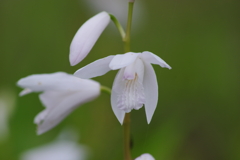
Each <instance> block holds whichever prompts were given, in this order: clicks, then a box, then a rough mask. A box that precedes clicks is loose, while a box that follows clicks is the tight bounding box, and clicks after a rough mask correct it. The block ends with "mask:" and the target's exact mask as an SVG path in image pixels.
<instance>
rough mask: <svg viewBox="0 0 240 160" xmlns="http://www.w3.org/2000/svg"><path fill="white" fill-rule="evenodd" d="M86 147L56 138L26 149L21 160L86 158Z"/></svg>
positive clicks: (72, 159)
mask: <svg viewBox="0 0 240 160" xmlns="http://www.w3.org/2000/svg"><path fill="white" fill-rule="evenodd" d="M86 157H87V156H86V148H85V146H82V145H79V144H77V143H76V142H72V141H68V140H56V141H54V142H51V143H48V144H45V145H42V146H39V147H37V148H33V149H30V150H27V151H25V152H24V153H22V154H21V158H20V159H21V160H86Z"/></svg>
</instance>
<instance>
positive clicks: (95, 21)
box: [69, 11, 110, 66]
mask: <svg viewBox="0 0 240 160" xmlns="http://www.w3.org/2000/svg"><path fill="white" fill-rule="evenodd" d="M109 22H110V15H109V14H108V13H107V12H105V11H103V12H100V13H98V14H97V15H95V16H93V17H92V18H90V19H89V20H88V21H86V22H85V23H84V24H83V25H82V26H81V27H80V28H79V30H78V31H77V33H76V34H75V36H74V38H73V40H72V42H71V45H70V54H69V60H70V64H71V65H72V66H74V65H76V64H78V63H79V62H81V61H82V60H83V59H84V58H85V57H86V56H87V55H88V53H89V52H90V50H91V49H92V47H93V46H94V44H95V43H96V41H97V40H98V38H99V37H100V35H101V34H102V32H103V31H104V29H105V28H106V27H107V25H108V24H109Z"/></svg>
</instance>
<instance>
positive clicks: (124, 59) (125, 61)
mask: <svg viewBox="0 0 240 160" xmlns="http://www.w3.org/2000/svg"><path fill="white" fill-rule="evenodd" d="M139 54H140V53H133V52H128V53H125V54H121V55H120V54H119V55H116V56H115V57H114V58H113V59H112V61H111V62H110V64H109V68H111V69H112V70H116V69H120V68H123V67H126V66H128V65H130V64H132V63H133V62H134V61H135V60H136V58H137V57H138V56H139Z"/></svg>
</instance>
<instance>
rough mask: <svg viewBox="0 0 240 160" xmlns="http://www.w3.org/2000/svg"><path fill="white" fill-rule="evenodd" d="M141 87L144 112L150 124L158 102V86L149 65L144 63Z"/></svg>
mask: <svg viewBox="0 0 240 160" xmlns="http://www.w3.org/2000/svg"><path fill="white" fill-rule="evenodd" d="M144 62H145V61H144ZM143 87H144V92H145V100H146V102H145V111H146V116H147V122H148V123H150V122H151V119H152V116H153V113H154V111H155V109H156V107H157V102H158V84H157V78H156V74H155V72H154V70H153V67H152V66H151V64H150V63H148V62H145V63H144V79H143Z"/></svg>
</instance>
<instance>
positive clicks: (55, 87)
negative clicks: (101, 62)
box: [17, 72, 100, 134]
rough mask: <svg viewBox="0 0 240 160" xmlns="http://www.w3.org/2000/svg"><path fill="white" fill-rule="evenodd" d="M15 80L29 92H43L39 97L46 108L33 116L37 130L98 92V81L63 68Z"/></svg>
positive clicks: (45, 127) (55, 123)
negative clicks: (80, 76) (73, 73)
mask: <svg viewBox="0 0 240 160" xmlns="http://www.w3.org/2000/svg"><path fill="white" fill-rule="evenodd" d="M17 84H18V85H19V86H20V87H22V88H25V87H26V88H29V89H30V90H32V91H33V92H43V93H42V94H40V95H39V98H40V100H41V102H42V103H43V105H44V106H45V107H46V109H45V110H43V111H42V112H41V113H39V114H38V115H37V116H36V117H35V120H34V122H35V123H36V124H37V125H38V131H37V132H38V134H42V133H44V132H46V131H48V130H50V129H51V128H53V127H55V126H56V125H57V124H59V123H60V122H61V121H62V120H63V119H64V118H65V117H66V116H68V115H69V114H70V113H71V112H72V111H73V110H75V109H76V108H77V107H78V106H79V105H81V104H83V103H86V102H89V101H91V100H93V99H95V98H96V97H97V96H98V95H99V94H100V85H99V83H98V82H96V81H93V80H88V79H80V78H77V77H75V76H73V75H70V74H67V73H63V72H57V73H52V74H36V75H31V76H28V77H25V78H22V79H20V80H19V81H18V83H17Z"/></svg>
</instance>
